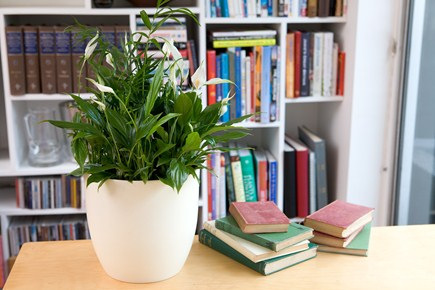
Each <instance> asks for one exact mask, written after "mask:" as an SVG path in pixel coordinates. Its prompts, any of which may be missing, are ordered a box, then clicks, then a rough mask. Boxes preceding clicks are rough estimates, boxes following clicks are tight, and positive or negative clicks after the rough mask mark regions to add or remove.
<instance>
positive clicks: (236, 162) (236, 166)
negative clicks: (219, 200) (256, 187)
mask: <svg viewBox="0 0 435 290" xmlns="http://www.w3.org/2000/svg"><path fill="white" fill-rule="evenodd" d="M230 158H231V171H232V173H233V184H234V192H235V194H236V201H242V202H243V201H246V198H245V190H244V188H243V174H242V165H241V164H240V158H239V156H237V155H236V156H231V157H230Z"/></svg>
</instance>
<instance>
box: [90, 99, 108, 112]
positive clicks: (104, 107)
mask: <svg viewBox="0 0 435 290" xmlns="http://www.w3.org/2000/svg"><path fill="white" fill-rule="evenodd" d="M91 101H92V102H94V103H95V104H97V105H98V106H99V107H100V109H101V110H103V111H104V110H105V109H106V105H104V104H103V103H102V102H100V101H98V100H97V99H94V98H91Z"/></svg>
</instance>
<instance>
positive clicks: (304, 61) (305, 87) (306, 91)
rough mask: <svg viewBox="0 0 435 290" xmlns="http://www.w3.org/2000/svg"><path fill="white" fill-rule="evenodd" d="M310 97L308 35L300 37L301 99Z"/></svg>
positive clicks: (307, 33) (304, 34)
mask: <svg viewBox="0 0 435 290" xmlns="http://www.w3.org/2000/svg"><path fill="white" fill-rule="evenodd" d="M309 95H310V33H309V32H302V36H301V93H300V96H301V97H307V96H309Z"/></svg>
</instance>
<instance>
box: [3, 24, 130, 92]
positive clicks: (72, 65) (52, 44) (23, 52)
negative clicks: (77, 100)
mask: <svg viewBox="0 0 435 290" xmlns="http://www.w3.org/2000/svg"><path fill="white" fill-rule="evenodd" d="M65 28H66V26H28V25H26V26H7V27H6V42H7V51H8V63H9V81H10V91H11V95H23V94H26V93H27V94H38V93H44V94H54V93H71V92H75V93H78V92H85V88H86V76H88V77H92V75H93V73H92V71H91V68H90V66H86V67H85V69H83V70H82V69H81V58H82V56H83V54H84V52H85V47H86V43H85V42H83V41H81V40H79V38H78V37H76V32H69V31H65ZM100 29H101V33H102V34H103V35H104V37H105V38H106V39H107V40H109V41H110V42H111V43H112V44H113V45H117V46H118V48H119V49H122V47H123V45H122V42H123V41H124V38H125V33H128V32H129V28H128V27H127V26H101V27H100ZM80 73H81V77H79V76H80Z"/></svg>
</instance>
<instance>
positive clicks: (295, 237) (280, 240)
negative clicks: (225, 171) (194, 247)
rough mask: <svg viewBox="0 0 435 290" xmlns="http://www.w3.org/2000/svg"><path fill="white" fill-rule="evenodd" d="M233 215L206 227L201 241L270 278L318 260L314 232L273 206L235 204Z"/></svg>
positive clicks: (267, 204) (232, 208)
mask: <svg viewBox="0 0 435 290" xmlns="http://www.w3.org/2000/svg"><path fill="white" fill-rule="evenodd" d="M230 213H231V215H229V216H227V217H224V218H220V219H217V220H214V221H207V222H205V223H204V229H202V230H201V231H200V233H199V241H200V242H201V243H202V244H204V245H206V246H209V247H210V248H213V249H214V250H216V251H218V252H220V253H222V254H224V255H226V256H228V257H230V258H232V259H234V260H236V261H237V262H239V263H241V264H243V265H245V266H247V267H249V268H251V269H253V270H255V271H257V272H259V273H261V274H263V275H269V274H272V273H274V272H277V271H280V270H282V269H285V268H287V267H290V266H293V265H296V264H299V263H301V262H304V261H306V260H308V259H311V258H314V257H315V256H316V254H317V245H315V244H313V243H310V242H309V241H308V239H310V238H311V237H312V236H313V235H312V234H313V231H312V229H310V228H308V227H305V226H302V225H299V224H296V223H291V224H289V219H288V218H287V217H286V216H285V215H284V214H283V213H282V212H281V211H280V210H279V209H278V207H277V206H276V205H275V204H274V203H273V202H234V203H232V204H231V206H230Z"/></svg>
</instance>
